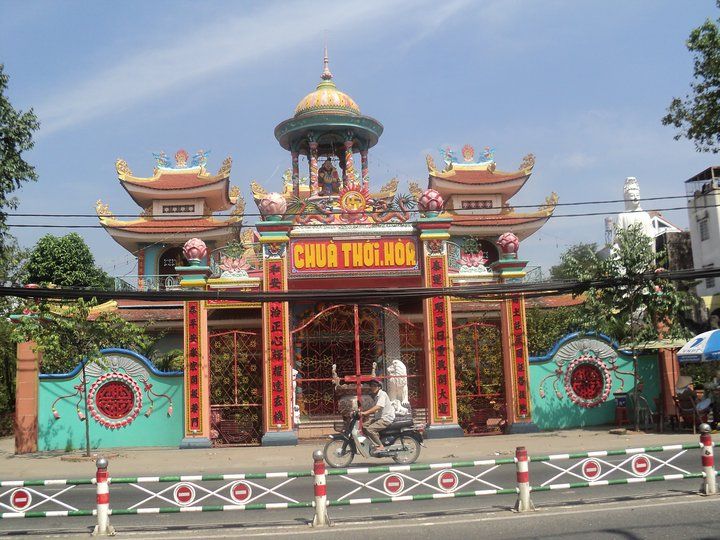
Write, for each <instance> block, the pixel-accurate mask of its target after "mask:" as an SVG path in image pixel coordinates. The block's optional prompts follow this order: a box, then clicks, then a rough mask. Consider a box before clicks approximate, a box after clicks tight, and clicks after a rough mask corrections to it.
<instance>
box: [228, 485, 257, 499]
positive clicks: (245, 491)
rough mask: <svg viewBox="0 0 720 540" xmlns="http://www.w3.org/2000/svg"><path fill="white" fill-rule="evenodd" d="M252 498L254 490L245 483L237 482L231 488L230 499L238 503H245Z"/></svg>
mask: <svg viewBox="0 0 720 540" xmlns="http://www.w3.org/2000/svg"><path fill="white" fill-rule="evenodd" d="M250 497H252V488H251V487H250V484H247V483H245V482H235V483H234V484H233V485H232V486H230V498H231V499H232V500H233V501H235V502H236V503H244V502H246V501H247V500H248V499H250Z"/></svg>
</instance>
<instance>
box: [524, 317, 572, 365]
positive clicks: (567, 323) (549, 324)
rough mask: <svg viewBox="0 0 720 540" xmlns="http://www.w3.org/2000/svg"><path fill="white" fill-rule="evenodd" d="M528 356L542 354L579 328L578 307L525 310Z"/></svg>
mask: <svg viewBox="0 0 720 540" xmlns="http://www.w3.org/2000/svg"><path fill="white" fill-rule="evenodd" d="M525 315H526V317H525V319H526V323H527V344H528V355H529V356H542V355H544V354H545V353H547V352H548V351H549V350H550V349H551V348H552V347H553V345H555V343H557V342H558V341H559V340H560V339H561V338H563V337H564V336H566V335H567V334H569V333H571V332H576V331H577V330H579V329H580V323H579V321H580V308H579V307H577V306H569V307H558V308H551V309H543V308H530V309H528V310H527V311H526V312H525Z"/></svg>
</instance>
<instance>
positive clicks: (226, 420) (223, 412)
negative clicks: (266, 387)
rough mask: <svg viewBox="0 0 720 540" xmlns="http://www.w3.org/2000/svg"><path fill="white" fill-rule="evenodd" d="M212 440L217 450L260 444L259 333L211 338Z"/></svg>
mask: <svg viewBox="0 0 720 540" xmlns="http://www.w3.org/2000/svg"><path fill="white" fill-rule="evenodd" d="M210 409H211V412H210V438H211V439H212V442H213V445H215V446H229V445H233V446H247V445H257V444H260V438H261V436H262V344H261V338H260V333H259V332H242V331H239V330H233V331H230V332H217V333H214V334H210Z"/></svg>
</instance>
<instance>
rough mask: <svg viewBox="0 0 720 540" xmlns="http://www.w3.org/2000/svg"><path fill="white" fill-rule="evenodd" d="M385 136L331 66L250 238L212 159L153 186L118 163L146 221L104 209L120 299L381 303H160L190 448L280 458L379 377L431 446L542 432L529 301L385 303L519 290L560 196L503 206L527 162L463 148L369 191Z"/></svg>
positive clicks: (199, 158)
mask: <svg viewBox="0 0 720 540" xmlns="http://www.w3.org/2000/svg"><path fill="white" fill-rule="evenodd" d="M382 132H383V126H382V124H381V123H380V122H379V121H377V120H375V119H374V118H372V117H370V116H366V115H364V114H362V113H361V110H360V107H359V105H358V104H357V103H356V102H355V101H354V100H353V99H352V98H351V97H350V96H348V95H347V94H345V93H344V92H342V91H341V90H339V89H338V87H337V86H336V84H335V81H334V78H333V75H332V73H331V71H330V68H329V64H328V59H327V54H326V56H325V59H324V66H323V70H322V73H321V77H320V82H319V83H318V85H317V87H316V88H315V90H314V91H312V92H310V93H309V94H307V95H306V96H305V97H303V98H302V99H301V100H300V101H299V103H298V105H297V106H296V108H295V110H294V113H293V115H292V116H291V117H290V118H288V119H287V120H284V121H282V122H280V123H279V124H278V125H277V127H276V128H275V136H276V138H277V140H278V143H279V144H280V145H281V147H282V148H284V149H285V150H287V151H288V154H289V155H288V163H289V167H288V170H287V172H286V173H285V175H284V176H283V181H282V185H279V186H270V185H268V186H262V185H259V184H258V183H256V182H251V183H250V188H251V192H252V197H253V200H254V203H255V205H256V206H257V210H258V215H259V219H258V220H257V222H256V223H254V225H250V226H248V225H245V226H243V216H244V213H245V203H244V201H243V200H242V198H241V197H240V195H239V190H238V189H231V188H230V165H231V160H230V158H228V159H226V160H225V162H224V163H223V164H222V166H221V167H220V170H219V171H218V172H217V174H215V175H212V174H210V173H208V172H207V170H206V164H207V163H206V162H207V155H206V153H205V152H202V151H201V152H198V153H196V154H195V155H194V156H193V157H192V158H190V157H189V155H188V154H187V152H185V151H179V152H178V153H177V154H176V156H175V161H174V163H171V162H170V160H169V159H168V158H167V157H166V156H165V155H164V154H158V155H156V156H155V158H156V166H155V169H154V172H153V175H152V176H150V177H147V178H140V177H136V176H134V175H133V173H132V172H131V171H130V168H129V166H128V164H127V163H125V162H124V161H123V160H118V162H117V170H118V177H119V180H120V182H121V183H122V185H123V187H124V188H125V189H126V190H127V192H128V194H129V195H130V196H131V198H132V199H133V200H134V201H135V202H136V203H137V204H138V205H139V206H140V207H141V208H142V214H141V215H139V216H138V218H137V219H134V220H130V221H123V220H120V219H117V218H115V217H114V216H113V215H112V213H111V212H110V210H109V208H108V207H107V205H105V204H103V203H102V202H100V201H98V206H97V210H98V216H99V219H100V222H101V224H102V225H103V226H104V227H105V228H106V230H107V231H108V233H109V234H110V235H111V236H112V237H113V239H114V240H115V241H117V242H118V243H119V244H120V245H122V246H123V247H124V248H125V249H127V250H128V251H129V252H131V253H133V254H135V255H136V256H137V259H138V270H137V276H133V277H131V278H125V280H126V282H127V283H126V285H127V286H128V287H130V288H141V289H145V290H148V289H163V288H166V289H167V288H178V289H180V290H193V289H194V290H208V291H245V292H252V291H258V292H259V291H264V292H278V293H283V292H292V291H300V292H301V291H328V290H335V291H340V290H354V289H363V288H367V289H374V290H375V291H378V292H376V293H375V296H374V298H373V299H367V298H365V299H362V298H352V299H351V300H348V301H343V302H338V301H326V300H323V299H313V298H312V296H309V297H307V296H305V297H303V299H302V300H293V301H271V302H266V303H259V302H239V301H234V300H232V301H231V300H224V299H217V300H207V301H199V300H192V301H186V302H184V303H183V305H182V306H165V308H166V311H172V310H175V312H176V314H177V316H176V319H177V320H176V322H177V324H178V326H179V327H180V328H181V333H182V347H183V349H184V352H185V369H184V375H183V388H182V396H178V397H176V398H175V399H174V403H175V404H176V410H182V434H181V438H180V439H179V440H178V441H177V442H178V444H179V445H180V446H182V447H187V448H192V447H207V446H210V445H242V444H262V445H285V444H295V443H296V442H297V440H298V439H299V438H305V437H317V436H320V435H323V434H326V433H328V432H329V431H331V430H332V424H333V421H335V420H337V419H338V414H339V413H340V412H341V411H340V408H341V402H342V395H347V394H352V395H355V396H356V397H357V398H359V399H362V396H363V394H364V393H365V386H364V383H365V382H366V381H367V380H368V379H369V378H371V377H377V378H379V379H381V380H382V381H383V382H384V384H385V386H386V388H387V389H388V391H389V392H391V394H393V395H394V396H395V397H396V398H397V399H398V400H399V401H400V402H401V404H402V406H404V407H407V408H410V409H411V411H412V414H413V415H414V417H415V420H416V422H418V423H422V424H424V425H425V426H426V429H425V433H426V436H428V437H430V438H433V437H453V436H461V435H463V434H464V433H499V432H525V431H532V430H534V429H536V426H535V424H534V422H533V416H532V406H531V393H530V390H529V364H528V351H527V343H526V336H525V319H524V317H525V299H524V298H523V297H522V296H516V297H513V298H509V299H507V300H502V301H496V302H491V303H483V302H478V301H470V300H467V299H461V297H460V296H458V297H455V296H447V295H438V296H435V297H429V298H417V297H415V296H412V295H406V296H401V297H399V298H393V299H392V300H388V299H387V298H383V296H382V291H383V290H388V291H402V290H404V289H408V288H413V287H422V288H437V289H445V288H447V287H456V288H457V289H458V291H461V290H462V288H463V287H468V286H477V285H483V284H498V283H505V282H510V281H518V280H523V279H525V278H526V266H527V261H524V260H522V258H521V257H520V256H519V255H518V253H519V246H520V242H521V241H522V240H524V239H525V238H527V237H529V236H530V235H531V234H533V233H534V232H535V231H537V230H538V229H539V228H540V227H542V225H543V224H544V223H545V222H546V221H547V219H548V218H549V217H550V216H551V215H552V212H553V210H554V208H555V204H556V202H557V196H556V195H555V194H551V195H550V196H549V197H548V198H547V200H546V203H545V204H543V205H542V206H541V207H540V208H538V209H537V211H534V212H527V213H520V212H515V210H514V209H513V208H512V207H511V206H510V200H511V198H512V197H513V196H514V195H515V194H517V193H518V192H519V190H520V189H521V188H522V187H523V185H524V184H525V183H526V182H527V181H528V180H529V178H530V176H531V174H532V170H533V167H534V165H535V159H534V157H533V156H532V154H528V156H526V157H525V158H524V159H523V160H522V162H521V164H520V165H519V166H518V167H517V168H516V169H515V170H512V169H511V170H510V171H509V172H503V171H501V170H500V169H499V168H497V167H496V163H495V157H494V152H493V150H491V149H490V148H485V149H483V150H482V151H476V150H475V149H474V148H473V147H471V146H470V145H466V146H464V147H463V148H462V149H460V152H459V156H460V157H456V154H455V152H454V151H453V150H452V149H442V150H441V154H440V156H439V159H440V161H439V163H440V165H439V166H438V165H436V164H435V160H434V158H433V157H432V156H428V157H427V167H428V179H427V182H410V183H409V184H408V185H407V186H400V182H399V181H398V180H397V179H392V178H389V179H384V180H383V181H381V182H374V181H372V179H373V171H371V170H370V166H369V153H370V151H371V149H372V148H373V147H374V146H375V145H376V144H378V142H379V139H380V137H381V135H382ZM220 212H222V213H223V214H222V216H217V215H214V214H216V213H220ZM120 285H121V287H124V285H123V284H120ZM143 313H144V312H143ZM136 319H137V317H136ZM343 392H344V394H343ZM163 440H164V439H163Z"/></svg>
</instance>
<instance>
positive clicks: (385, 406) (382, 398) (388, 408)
mask: <svg viewBox="0 0 720 540" xmlns="http://www.w3.org/2000/svg"><path fill="white" fill-rule="evenodd" d="M374 405H379V406H380V407H381V408H380V409H378V410H377V411H375V420H381V419H382V420H385V421H386V422H390V423H392V422H393V420H395V407H393V406H392V402H391V401H390V398H389V397H388V395H387V393H386V392H385V391H384V390H383V389H380V390H378V393H377V394H375V403H374Z"/></svg>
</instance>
